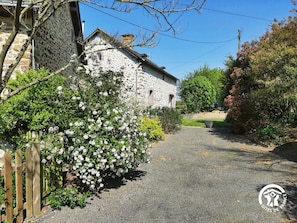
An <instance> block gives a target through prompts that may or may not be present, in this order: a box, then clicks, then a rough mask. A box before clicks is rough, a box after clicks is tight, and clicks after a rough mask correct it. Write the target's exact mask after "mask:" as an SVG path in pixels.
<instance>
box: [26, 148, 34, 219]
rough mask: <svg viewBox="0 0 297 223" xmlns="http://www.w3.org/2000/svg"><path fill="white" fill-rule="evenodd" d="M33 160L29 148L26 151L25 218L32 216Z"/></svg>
mask: <svg viewBox="0 0 297 223" xmlns="http://www.w3.org/2000/svg"><path fill="white" fill-rule="evenodd" d="M32 203H33V159H32V152H31V148H27V149H26V217H27V218H31V217H32V216H33V209H32Z"/></svg>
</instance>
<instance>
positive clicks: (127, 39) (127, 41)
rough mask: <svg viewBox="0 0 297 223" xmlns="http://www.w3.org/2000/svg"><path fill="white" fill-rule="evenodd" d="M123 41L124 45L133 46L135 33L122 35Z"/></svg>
mask: <svg viewBox="0 0 297 223" xmlns="http://www.w3.org/2000/svg"><path fill="white" fill-rule="evenodd" d="M121 42H122V44H123V45H124V46H128V47H131V48H133V44H134V35H133V34H123V35H122V36H121Z"/></svg>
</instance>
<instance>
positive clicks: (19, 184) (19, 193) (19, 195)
mask: <svg viewBox="0 0 297 223" xmlns="http://www.w3.org/2000/svg"><path fill="white" fill-rule="evenodd" d="M15 172H16V174H15V184H16V209H17V213H18V215H17V219H16V222H17V223H22V222H23V220H24V215H23V211H24V204H23V177H22V176H23V174H22V173H23V165H22V151H21V150H20V149H18V150H17V151H16V153H15Z"/></svg>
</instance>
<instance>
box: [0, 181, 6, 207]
mask: <svg viewBox="0 0 297 223" xmlns="http://www.w3.org/2000/svg"><path fill="white" fill-rule="evenodd" d="M3 203H5V191H4V176H0V205H1V204H3Z"/></svg>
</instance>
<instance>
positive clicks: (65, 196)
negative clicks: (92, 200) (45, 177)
mask: <svg viewBox="0 0 297 223" xmlns="http://www.w3.org/2000/svg"><path fill="white" fill-rule="evenodd" d="M89 196H90V193H88V192H85V193H82V194H79V193H78V190H77V188H75V187H72V188H69V189H57V190H56V191H54V192H52V193H51V194H50V195H49V196H48V201H49V203H50V206H51V208H54V209H61V207H62V206H68V207H70V208H71V209H73V208H75V207H84V206H86V200H87V198H88V197H89Z"/></svg>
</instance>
